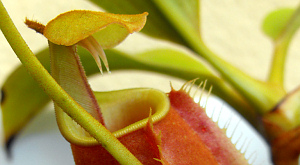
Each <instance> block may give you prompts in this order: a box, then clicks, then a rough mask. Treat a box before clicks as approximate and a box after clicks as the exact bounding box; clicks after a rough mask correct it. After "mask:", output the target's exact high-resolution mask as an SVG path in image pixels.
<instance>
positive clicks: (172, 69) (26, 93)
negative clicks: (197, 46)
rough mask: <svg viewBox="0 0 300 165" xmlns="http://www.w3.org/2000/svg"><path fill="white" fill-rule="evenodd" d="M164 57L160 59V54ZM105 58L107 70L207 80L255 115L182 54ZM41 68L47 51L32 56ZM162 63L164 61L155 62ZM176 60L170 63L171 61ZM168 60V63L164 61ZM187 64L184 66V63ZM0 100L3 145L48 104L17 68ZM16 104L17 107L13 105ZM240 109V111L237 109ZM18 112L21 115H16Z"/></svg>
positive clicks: (88, 64)
mask: <svg viewBox="0 0 300 165" xmlns="http://www.w3.org/2000/svg"><path fill="white" fill-rule="evenodd" d="M162 53H163V54H164V56H163V57H161V56H160V55H161V54H162ZM78 54H79V55H80V60H81V62H82V65H83V66H84V70H85V72H86V74H87V75H92V74H95V73H98V72H99V70H98V67H97V65H96V63H95V62H94V59H93V58H92V56H91V55H90V54H89V53H88V51H86V50H84V49H82V48H80V47H79V49H78ZM106 55H107V57H108V61H109V63H110V68H111V69H112V71H114V70H124V69H137V70H148V71H154V72H159V73H163V74H167V75H171V76H175V77H178V78H182V79H184V80H191V79H194V78H197V77H200V78H201V79H208V80H209V83H212V85H213V86H214V90H213V93H214V94H216V95H218V96H219V97H221V98H222V99H224V100H225V101H227V102H228V103H230V104H231V105H232V106H233V107H235V108H236V109H238V110H239V109H241V110H240V113H242V114H243V116H245V117H246V118H247V119H248V120H249V121H255V120H253V116H255V114H249V112H251V108H250V109H249V106H247V105H245V102H244V101H243V100H242V99H241V97H240V96H237V94H236V92H235V91H234V90H233V89H232V88H230V87H229V86H228V85H226V84H225V83H224V82H223V81H222V80H221V79H219V78H218V77H216V76H214V75H213V74H211V73H210V72H208V71H209V70H208V69H207V68H206V67H205V65H203V64H201V61H198V60H195V59H193V58H192V57H190V56H189V55H187V54H184V53H183V52H179V51H175V50H168V49H158V50H151V51H149V52H143V53H139V54H136V55H129V54H126V53H123V52H120V51H117V50H106ZM36 56H37V57H38V58H39V60H40V61H41V62H42V64H43V65H44V66H45V67H46V68H47V69H48V70H50V63H49V50H48V49H45V50H43V51H41V52H40V53H38V54H37V55H36ZM162 58H163V59H164V61H160V62H159V63H157V61H158V60H160V59H162ZM173 58H174V59H177V60H176V61H174V62H172V63H170V61H172V60H171V59H173ZM168 59H169V60H168ZM181 62H186V63H190V64H191V65H190V66H188V67H187V66H186V65H185V64H184V63H181ZM2 92H3V95H4V99H3V101H2V103H1V109H2V116H3V125H4V135H5V141H6V142H9V141H10V139H12V138H13V137H14V136H15V135H17V134H18V132H19V131H20V130H21V129H22V128H23V127H25V126H26V124H27V123H28V122H29V121H30V119H31V118H32V117H34V116H35V115H36V114H38V113H39V112H40V110H41V109H42V108H43V107H44V106H45V105H46V104H47V103H48V102H49V101H50V99H49V98H48V96H47V95H46V94H45V93H44V91H43V90H42V89H41V88H40V87H39V86H38V85H37V83H36V82H35V81H34V80H33V79H32V78H31V76H30V75H29V74H28V73H27V72H26V70H25V68H24V67H22V66H20V67H19V68H17V69H16V70H15V71H14V72H13V73H12V74H11V75H10V76H9V77H8V79H7V80H6V81H5V82H4V85H3V86H2ZM16 102H18V104H16ZM238 107H243V108H238ZM20 109H21V110H22V111H20Z"/></svg>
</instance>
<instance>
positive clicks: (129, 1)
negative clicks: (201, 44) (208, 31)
mask: <svg viewBox="0 0 300 165" xmlns="http://www.w3.org/2000/svg"><path fill="white" fill-rule="evenodd" d="M90 1H92V2H93V3H95V4H97V5H98V6H100V7H101V8H103V9H105V10H106V11H108V12H111V13H118V14H121V13H122V14H137V13H142V12H148V13H149V17H148V18H147V24H146V25H145V27H144V28H143V30H142V31H141V32H143V33H145V34H147V35H149V36H152V37H155V38H160V39H164V40H168V41H171V42H175V43H178V44H183V45H186V42H185V41H184V39H183V37H182V36H181V34H180V33H178V31H177V29H176V28H174V26H173V25H172V23H171V22H170V21H169V20H168V19H167V18H166V17H165V15H164V14H163V13H162V12H161V11H160V9H159V8H158V7H157V6H156V4H155V3H154V2H153V1H147V0H146V1H141V0H126V1H123V0H90Z"/></svg>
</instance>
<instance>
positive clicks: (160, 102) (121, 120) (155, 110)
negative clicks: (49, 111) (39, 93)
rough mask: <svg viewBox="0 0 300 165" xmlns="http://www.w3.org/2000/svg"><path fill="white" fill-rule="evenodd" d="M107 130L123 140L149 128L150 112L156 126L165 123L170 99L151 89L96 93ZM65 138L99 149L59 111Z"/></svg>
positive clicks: (58, 118)
mask: <svg viewBox="0 0 300 165" xmlns="http://www.w3.org/2000/svg"><path fill="white" fill-rule="evenodd" d="M94 94H95V96H96V99H97V102H98V104H99V106H100V109H101V113H102V115H103V119H104V122H105V126H106V128H107V129H108V130H109V131H111V132H112V134H113V135H114V136H115V137H117V138H118V137H121V136H124V135H126V134H129V133H131V132H133V131H136V130H138V129H141V128H143V127H145V126H146V124H147V121H148V117H149V113H150V110H151V111H152V115H151V119H152V121H153V123H155V122H157V121H159V120H161V119H163V118H164V117H165V116H166V115H167V113H168V111H169V108H170V101H169V98H168V96H167V95H166V94H165V93H163V92H162V91H159V90H156V89H151V88H136V89H126V90H117V91H110V92H95V93H94ZM56 116H57V122H58V124H59V125H60V130H61V132H62V135H63V136H64V137H65V138H66V140H67V141H69V142H70V143H72V144H77V145H81V146H93V145H98V144H99V142H97V141H96V140H95V139H94V138H93V137H91V136H90V135H89V134H88V133H87V132H86V131H85V130H84V129H83V128H82V127H81V126H80V125H78V124H77V123H76V122H75V121H73V120H72V119H71V118H70V117H69V116H68V115H67V114H65V113H64V112H63V111H61V110H57V111H56Z"/></svg>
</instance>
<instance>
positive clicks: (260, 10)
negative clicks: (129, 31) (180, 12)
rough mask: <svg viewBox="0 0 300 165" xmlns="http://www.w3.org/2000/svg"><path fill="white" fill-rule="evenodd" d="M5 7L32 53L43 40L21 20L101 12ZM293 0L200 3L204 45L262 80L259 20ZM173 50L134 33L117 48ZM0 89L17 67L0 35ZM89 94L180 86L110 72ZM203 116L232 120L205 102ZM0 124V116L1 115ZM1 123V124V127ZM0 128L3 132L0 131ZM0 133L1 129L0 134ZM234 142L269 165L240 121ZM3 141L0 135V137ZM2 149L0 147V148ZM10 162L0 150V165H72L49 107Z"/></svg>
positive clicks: (15, 1)
mask: <svg viewBox="0 0 300 165" xmlns="http://www.w3.org/2000/svg"><path fill="white" fill-rule="evenodd" d="M3 3H4V5H5V7H6V8H7V10H8V12H9V14H10V15H11V17H12V19H13V21H14V22H15V24H16V26H17V28H18V29H19V30H20V32H21V34H22V35H23V37H24V38H25V40H26V42H27V43H28V44H29V47H30V48H31V49H32V50H33V51H34V52H37V51H38V50H40V49H42V48H44V47H45V46H46V45H47V41H46V39H45V38H44V37H42V36H41V35H39V34H36V33H35V32H33V31H32V30H30V29H28V28H26V26H25V25H24V24H23V21H24V20H25V17H27V18H29V19H33V20H38V21H39V22H41V23H44V24H46V23H47V22H48V21H49V20H51V19H52V18H54V17H55V16H56V15H58V14H59V13H62V12H65V11H69V10H72V9H91V10H100V9H99V8H97V7H96V6H94V5H92V4H91V3H89V2H88V1H86V0H65V1H61V0H51V1H45V0H22V1H21V0H3ZM297 4H298V1H297V0H286V1H282V0H267V1H259V0H253V1H248V0H226V1H221V0H203V1H202V4H201V8H202V26H203V27H202V28H203V29H202V34H203V37H204V40H205V41H206V42H207V43H208V45H209V47H211V48H212V49H213V50H214V51H215V52H216V53H217V54H219V55H220V56H221V57H222V58H225V59H226V60H227V61H229V62H230V63H232V64H233V65H235V66H236V67H238V68H240V69H242V70H243V71H245V72H246V73H248V74H250V75H251V76H253V77H255V78H257V79H260V80H265V79H266V75H267V73H268V68H269V65H270V62H271V54H272V42H271V41H270V40H269V39H268V38H266V37H265V36H264V35H263V34H262V32H261V21H262V19H263V18H264V16H265V15H266V14H267V13H268V12H270V11H272V10H274V9H277V8H279V7H296V6H297ZM299 43H300V37H299V34H297V36H296V37H295V40H294V42H292V46H291V49H290V51H289V57H288V61H287V67H286V70H287V72H286V84H285V86H286V88H287V89H288V90H289V91H290V90H292V89H294V88H295V87H297V86H298V85H299V82H300V74H299V65H298V63H299V62H300V59H299V58H300V56H299V53H298V52H300V51H299V48H300V47H299V46H298V48H297V45H298V44H299ZM165 46H167V47H174V46H173V45H170V44H169V43H165V42H157V41H152V40H150V39H148V38H147V37H145V36H143V35H139V34H133V35H131V36H129V37H128V39H127V40H126V41H125V42H123V43H122V44H121V45H119V46H118V47H117V48H118V49H121V50H124V51H128V52H138V51H143V50H145V49H150V48H152V47H165ZM0 52H1V55H0V86H1V85H2V84H3V83H4V81H5V79H6V77H7V76H8V75H9V74H10V73H11V72H12V71H13V69H14V68H15V67H16V66H17V65H18V64H19V61H18V59H17V57H16V56H15V55H14V53H13V51H12V50H11V49H10V47H9V45H8V44H7V43H6V40H5V38H4V37H3V35H2V33H0ZM90 80H91V85H92V88H93V89H94V90H99V91H103V90H116V89H123V88H131V87H153V88H157V89H161V90H163V91H164V92H168V91H169V90H170V86H169V82H170V81H171V82H172V83H173V86H174V87H175V89H178V88H179V87H180V86H181V85H182V84H183V83H184V81H182V80H179V79H175V78H172V77H166V76H162V75H159V74H152V73H149V72H138V71H126V72H125V71H123V72H113V73H112V74H111V75H107V74H105V75H104V76H96V77H92V78H90ZM207 108H208V113H209V114H210V115H211V114H212V112H211V111H213V110H214V111H215V112H214V120H217V118H218V116H219V111H220V110H221V109H222V114H221V115H220V119H219V120H220V125H222V126H223V125H224V123H225V122H226V121H227V120H228V119H229V118H230V117H232V116H233V114H232V112H231V110H229V111H227V109H228V108H227V106H226V105H225V104H223V103H221V102H220V100H218V101H215V100H214V97H210V100H209V103H208V106H207ZM231 120H232V122H231V124H230V127H229V134H230V131H232V130H233V129H234V127H235V125H237V123H238V122H239V121H240V120H241V119H239V118H238V117H236V116H233V117H232V118H231ZM0 123H1V124H2V122H1V115H0ZM1 124H0V125H1ZM1 129H2V127H1ZM1 129H0V130H1ZM240 134H242V135H243V136H242V137H241V138H240V141H239V142H238V145H237V146H238V147H240V146H241V144H242V143H243V142H244V141H245V142H246V143H248V142H249V141H251V143H250V145H249V147H248V148H247V152H246V157H249V156H250V155H251V154H252V153H254V155H256V159H254V160H255V161H254V163H253V164H268V163H269V159H270V158H269V153H268V148H267V147H266V145H265V143H264V141H263V140H262V139H261V138H260V137H259V136H257V134H255V132H254V131H253V130H252V129H251V127H249V126H247V125H246V123H245V122H243V121H241V122H239V124H238V129H237V131H235V133H234V137H233V139H232V140H233V141H234V142H235V141H237V139H238V137H239V136H240ZM0 138H1V140H3V133H2V131H1V132H0ZM1 145H2V146H3V143H1ZM12 153H13V159H12V160H10V161H8V160H7V159H6V156H5V154H4V151H3V147H1V149H0V164H1V165H2V164H4V165H21V164H22V165H27V164H30V165H40V164H43V165H53V164H55V165H65V164H74V162H73V160H72V155H71V151H70V148H69V144H68V143H67V142H66V141H65V140H64V139H63V137H62V136H61V135H60V133H59V131H58V128H57V126H56V123H55V116H54V113H53V108H52V106H51V105H49V106H47V108H45V111H43V112H42V113H41V114H40V115H38V116H37V117H36V118H34V119H33V120H32V121H31V122H30V124H29V125H28V126H27V127H26V128H25V130H23V131H22V132H21V133H20V136H19V137H18V139H17V140H16V141H15V144H14V146H13V152H12Z"/></svg>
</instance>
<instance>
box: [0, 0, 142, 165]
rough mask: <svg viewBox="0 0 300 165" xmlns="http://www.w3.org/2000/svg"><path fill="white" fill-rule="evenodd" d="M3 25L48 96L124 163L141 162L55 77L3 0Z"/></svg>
mask: <svg viewBox="0 0 300 165" xmlns="http://www.w3.org/2000/svg"><path fill="white" fill-rule="evenodd" d="M0 29H1V31H2V32H3V34H4V36H5V37H6V39H7V41H8V42H9V44H10V46H11V47H12V49H13V50H14V52H15V53H16V55H17V56H18V57H19V59H20V61H21V62H22V63H23V65H24V66H25V68H26V69H27V71H28V72H29V73H30V74H31V76H32V77H33V78H34V79H35V80H36V81H37V82H38V84H39V85H40V86H41V87H42V88H43V89H44V91H45V92H46V93H47V94H48V96H49V97H50V98H51V99H52V100H53V101H54V102H55V103H56V104H57V105H59V106H60V107H61V108H62V109H63V110H64V111H65V112H66V113H67V114H68V115H69V116H70V117H72V118H73V119H74V120H75V121H76V122H77V123H78V124H80V125H81V126H82V127H83V128H84V129H86V131H87V132H89V133H90V135H91V136H93V137H94V138H95V139H96V140H97V141H98V142H99V143H101V145H102V146H103V147H104V148H105V149H106V150H107V151H108V152H109V153H110V154H111V155H112V156H113V157H115V159H116V160H118V161H119V163H120V164H128V165H131V164H141V163H140V162H139V160H137V158H136V157H134V156H133V155H132V154H131V153H130V152H129V151H128V150H127V149H126V148H125V147H124V146H123V145H122V144H121V143H120V142H119V141H118V139H116V138H115V137H114V136H113V135H112V134H111V133H110V132H109V131H108V130H107V129H106V128H105V127H104V126H103V125H101V124H100V123H99V122H98V121H97V120H96V119H94V118H93V117H92V116H91V115H90V114H89V113H87V112H86V111H85V110H84V109H83V108H82V107H81V106H80V105H79V104H77V103H76V102H75V101H74V100H73V99H72V98H71V97H70V96H69V95H68V94H67V93H66V92H65V91H64V90H63V89H62V88H61V87H60V86H59V85H58V84H57V83H56V81H55V80H54V79H53V78H52V77H51V75H50V74H49V73H48V71H47V70H46V69H45V68H44V67H43V66H42V64H41V63H40V62H39V61H38V59H37V58H36V57H35V55H34V54H33V53H32V51H31V50H30V49H29V47H28V46H27V44H26V42H25V41H24V39H23V38H22V36H21V35H20V33H19V32H18V30H17V28H16V27H15V25H14V24H13V22H12V20H11V19H10V17H9V15H8V13H7V11H6V9H5V7H4V6H3V3H2V1H1V0H0Z"/></svg>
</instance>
